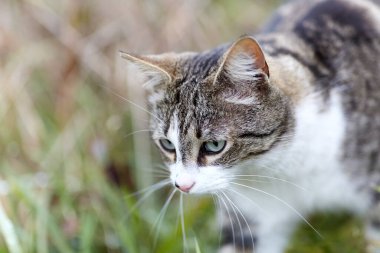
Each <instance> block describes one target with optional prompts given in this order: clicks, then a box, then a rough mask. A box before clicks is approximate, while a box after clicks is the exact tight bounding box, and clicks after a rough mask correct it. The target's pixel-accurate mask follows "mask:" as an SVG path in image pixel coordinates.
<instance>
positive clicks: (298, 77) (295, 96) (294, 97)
mask: <svg viewBox="0 0 380 253" xmlns="http://www.w3.org/2000/svg"><path fill="white" fill-rule="evenodd" d="M267 61H268V64H269V66H271V68H270V71H271V72H270V73H271V75H270V82H271V84H272V85H274V86H276V87H278V88H279V89H280V90H281V91H282V92H283V93H284V94H285V95H286V96H287V97H288V98H289V99H290V101H291V102H292V103H293V104H298V103H299V102H300V101H301V100H302V98H304V97H305V96H306V95H307V94H309V93H310V92H311V91H312V86H311V85H310V84H311V83H312V82H313V76H312V75H311V74H310V72H308V70H307V69H306V68H305V67H304V66H303V65H302V64H301V63H300V62H298V61H297V60H296V59H294V58H292V57H290V56H285V55H284V56H280V57H271V56H267Z"/></svg>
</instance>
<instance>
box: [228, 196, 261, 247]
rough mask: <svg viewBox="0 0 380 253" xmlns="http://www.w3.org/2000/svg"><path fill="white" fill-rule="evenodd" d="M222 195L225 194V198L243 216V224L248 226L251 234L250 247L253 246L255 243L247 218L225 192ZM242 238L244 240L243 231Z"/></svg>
mask: <svg viewBox="0 0 380 253" xmlns="http://www.w3.org/2000/svg"><path fill="white" fill-rule="evenodd" d="M224 195H225V196H226V198H227V199H228V200H230V202H231V204H232V205H234V206H235V208H236V210H237V211H238V212H239V213H240V216H241V217H242V218H243V220H244V222H245V224H246V225H247V228H248V230H249V234H250V236H251V241H252V247H253V246H254V245H255V241H254V239H253V234H252V230H251V227H250V225H249V223H248V221H247V219H246V218H245V217H244V215H243V213H242V212H241V211H240V209H239V208H238V207H237V206H236V205H235V203H234V202H233V201H232V200H231V199H230V198H229V197H228V196H227V194H224ZM242 238H243V241H244V232H243V234H242ZM243 245H244V244H243Z"/></svg>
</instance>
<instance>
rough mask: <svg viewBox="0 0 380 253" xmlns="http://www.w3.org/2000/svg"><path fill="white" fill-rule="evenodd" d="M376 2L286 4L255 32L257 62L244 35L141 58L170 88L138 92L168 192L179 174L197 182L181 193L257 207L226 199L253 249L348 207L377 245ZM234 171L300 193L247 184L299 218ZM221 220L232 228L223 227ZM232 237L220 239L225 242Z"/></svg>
mask: <svg viewBox="0 0 380 253" xmlns="http://www.w3.org/2000/svg"><path fill="white" fill-rule="evenodd" d="M377 4H378V1H369V0H361V1H355V0H315V1H294V2H291V3H289V4H287V5H285V6H283V7H282V8H280V10H278V12H277V13H276V14H275V15H274V17H273V19H272V20H271V21H270V22H269V23H268V24H267V25H266V26H265V27H264V28H263V30H262V32H261V33H260V34H257V35H255V39H256V40H257V41H258V43H259V44H260V46H261V49H262V52H263V53H264V55H265V58H264V56H263V55H262V52H261V49H260V48H259V47H256V46H255V43H256V42H255V41H254V40H253V39H251V40H252V43H250V42H249V41H247V40H249V39H250V38H243V39H241V40H239V41H242V40H244V39H247V40H246V41H245V44H244V45H241V44H242V43H240V42H239V41H238V42H235V43H233V44H225V45H222V46H220V47H217V48H215V49H212V50H209V51H206V52H202V53H185V54H179V55H175V56H173V55H172V56H170V57H169V58H168V56H167V55H166V56H165V57H163V58H162V59H161V60H158V59H160V57H159V56H155V57H153V58H152V59H150V58H149V57H144V58H143V59H144V61H146V62H148V64H147V65H146V66H145V67H146V68H147V69H148V70H147V71H145V72H146V73H147V74H148V75H149V78H150V80H158V79H157V78H156V79H154V78H152V77H151V75H152V72H154V71H157V70H158V69H161V70H162V71H161V73H160V76H161V79H162V76H163V77H165V78H166V80H167V79H170V80H171V81H170V82H165V84H163V83H162V82H160V83H156V84H154V85H150V87H148V91H149V92H150V94H151V95H150V97H151V99H150V101H151V108H152V113H153V114H154V115H155V116H156V117H153V118H152V129H153V130H154V133H153V139H155V140H159V139H162V138H169V140H171V141H172V142H173V143H175V147H176V154H175V155H172V156H170V155H167V154H166V153H165V152H163V157H164V161H165V162H166V163H167V165H168V166H169V168H170V169H171V172H172V175H171V178H172V180H173V184H174V183H175V181H176V177H177V176H178V175H181V174H186V176H187V177H190V179H191V180H194V182H195V184H194V187H193V188H192V189H191V190H190V193H195V194H196V193H216V192H220V191H223V190H226V189H227V190H228V189H233V190H237V191H239V192H240V193H241V194H244V195H245V196H248V197H249V198H251V199H252V200H253V201H254V202H256V203H257V205H259V206H260V207H261V208H262V209H264V210H265V214H263V213H261V212H260V210H259V209H260V208H257V207H255V206H254V205H253V204H252V203H249V202H247V201H246V200H244V199H242V198H241V197H238V196H231V199H233V200H234V201H235V203H236V204H237V205H238V206H239V208H241V210H242V212H243V213H244V215H245V216H246V217H247V220H248V221H249V222H250V226H252V227H251V228H252V230H253V231H254V234H255V238H254V243H255V246H254V248H255V252H257V253H280V252H283V250H284V248H285V246H286V242H287V238H288V237H289V235H290V233H291V231H292V228H293V227H294V225H295V224H296V223H297V222H298V221H300V220H302V219H301V218H300V215H303V216H307V215H308V214H310V213H311V212H312V211H314V210H326V209H337V208H344V209H348V210H350V211H352V212H354V213H356V214H358V215H361V216H362V217H363V218H364V219H365V220H367V221H368V231H369V232H368V236H369V237H377V236H379V237H380V232H379V231H380V226H379V225H378V224H380V217H379V216H380V198H379V197H378V196H379V195H380V193H378V192H377V191H376V190H375V189H378V187H379V185H380V60H379V59H380V8H379V7H378V5H377ZM239 43H240V48H239V50H235V49H236V48H235V47H236V46H239ZM248 44H250V45H248ZM247 45H248V46H247ZM250 47H251V48H250ZM235 51H238V53H235ZM231 52H232V53H231ZM230 54H232V56H231V55H230ZM127 58H128V57H127ZM151 65H154V69H150V70H149V68H150V67H149V66H151ZM268 69H269V70H268ZM143 72H144V71H143ZM162 73H165V75H162ZM166 74H169V75H170V78H167V75H166ZM151 84H152V83H151ZM211 140H226V141H227V146H226V148H225V149H224V150H223V152H221V153H220V154H217V155H207V154H206V153H204V152H202V145H203V143H204V142H206V141H211ZM157 143H158V142H157ZM268 168H269V169H268ZM236 173H240V174H260V175H262V176H276V177H279V178H283V179H286V180H289V181H292V182H295V183H297V184H298V185H300V186H302V187H305V188H308V189H309V190H310V192H308V193H307V194H305V193H300V192H299V191H296V190H295V189H294V188H292V187H290V186H289V185H282V184H281V185H277V184H274V185H272V186H273V187H271V185H269V186H268V185H260V184H259V183H254V182H253V183H251V184H249V186H250V187H255V188H257V189H259V190H262V191H265V192H268V193H270V194H273V195H276V196H279V197H280V198H281V199H284V200H286V201H287V203H289V204H290V205H292V207H294V208H295V209H297V210H298V211H299V213H298V214H299V215H298V214H295V212H294V210H289V209H290V208H289V207H287V206H285V207H284V204H283V203H279V201H278V200H276V199H272V201H268V196H262V195H263V194H258V193H257V192H256V194H254V193H252V191H244V189H242V187H236V184H235V185H234V183H233V180H232V179H231V178H232V177H234V175H236ZM235 182H236V181H235ZM279 210H281V212H280V213H279V212H278V211H279ZM226 211H227V210H221V214H222V217H223V214H224V216H226ZM222 222H223V223H224V224H225V226H226V228H225V231H230V232H231V228H228V226H230V223H229V222H228V221H226V219H225V220H224V221H222ZM235 229H236V227H235ZM247 233H248V229H247V226H245V228H244V229H243V231H240V230H239V231H234V233H233V234H234V235H235V236H236V237H237V238H235V241H236V242H241V240H240V239H239V238H241V237H242V238H248V239H249V240H250V239H251V238H250V237H249V236H248V234H247ZM231 236H232V233H227V234H226V236H225V238H226V243H228V242H231V241H232V239H233V238H232V237H231ZM369 239H378V240H380V238H369ZM243 241H244V240H243ZM247 245H248V246H250V247H252V246H253V245H252V243H251V242H246V244H245V246H247ZM370 250H371V252H379V249H374V248H373V247H372V248H371V249H370ZM376 250H377V251H376ZM227 251H228V250H227V248H225V249H224V251H223V250H221V252H227Z"/></svg>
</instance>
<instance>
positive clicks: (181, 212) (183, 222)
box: [179, 193, 188, 253]
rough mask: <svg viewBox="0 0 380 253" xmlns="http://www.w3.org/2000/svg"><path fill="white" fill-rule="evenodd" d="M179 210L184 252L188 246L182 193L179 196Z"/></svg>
mask: <svg viewBox="0 0 380 253" xmlns="http://www.w3.org/2000/svg"><path fill="white" fill-rule="evenodd" d="M179 210H180V215H181V217H180V218H181V230H182V240H183V249H184V252H185V253H187V252H188V247H187V240H186V229H185V218H184V211H183V210H184V209H183V193H181V195H180V197H179Z"/></svg>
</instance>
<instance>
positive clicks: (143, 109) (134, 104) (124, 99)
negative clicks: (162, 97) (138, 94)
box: [98, 84, 163, 123]
mask: <svg viewBox="0 0 380 253" xmlns="http://www.w3.org/2000/svg"><path fill="white" fill-rule="evenodd" d="M98 85H99V86H101V87H102V88H104V89H107V90H108V91H109V92H111V93H112V94H113V95H114V96H116V97H118V98H120V99H121V100H123V101H125V102H128V103H130V104H131V105H133V106H135V107H136V108H138V109H140V110H142V111H144V112H146V113H148V114H149V115H150V116H152V117H153V118H155V119H156V120H158V121H160V122H161V123H163V122H162V120H161V119H159V118H158V117H157V116H156V115H154V114H153V113H151V112H149V111H148V110H147V109H145V108H144V107H142V106H141V105H139V104H136V103H135V102H133V101H131V100H130V99H128V98H126V97H123V96H122V95H120V94H119V93H117V92H116V91H114V90H113V89H112V88H111V87H108V86H106V85H103V84H98Z"/></svg>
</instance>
